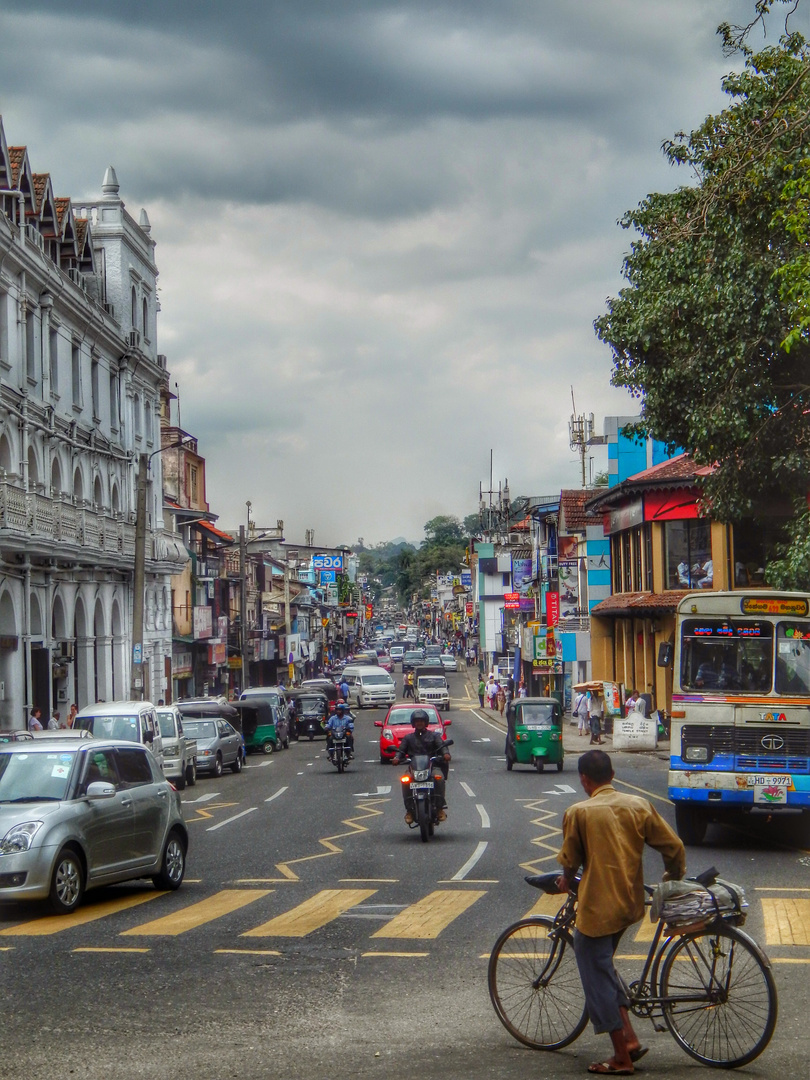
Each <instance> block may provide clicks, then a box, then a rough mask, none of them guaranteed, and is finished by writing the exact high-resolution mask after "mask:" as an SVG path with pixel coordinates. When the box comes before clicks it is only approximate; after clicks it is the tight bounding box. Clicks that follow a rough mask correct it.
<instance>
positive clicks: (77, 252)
mask: <svg viewBox="0 0 810 1080" xmlns="http://www.w3.org/2000/svg"><path fill="white" fill-rule="evenodd" d="M118 192H119V187H118V181H117V178H116V176H115V172H114V170H113V169H112V168H110V169H108V170H107V173H106V175H105V177H104V183H103V186H102V190H101V197H100V199H99V200H98V201H96V202H93V203H89V204H85V205H82V206H81V207H79V206H74V205H73V203H72V201H71V199H69V198H63V197H58V196H56V195H55V193H54V188H53V186H52V183H51V177H50V175H49V174H47V173H34V172H33V170H32V167H31V164H30V162H29V159H28V153H27V150H26V148H25V147H24V146H18V147H8V146H7V144H6V138H5V134H4V131H3V125H2V119H0V728H3V727H8V726H9V725H13V726H19V724H20V723H21V722H22V721H23V720H24V719H25V716H26V712H27V710H28V709H30V707H31V706H32V705H39V706H40V707H41V708H42V711H43V714H46V712H47V711H48V710H52V709H59V710H60V712H61V713H62V715H63V716H64V715H65V714H66V712H67V710H68V708H69V705H70V703H71V702H76V703H77V704H78V705H79V707H80V708H81V707H82V706H83V705H85V704H87V703H88V702H92V701H96V700H105V701H110V700H113V699H116V698H124V697H128V696H129V693H130V692H129V683H130V665H131V659H132V645H131V641H132V577H133V566H134V554H135V508H136V474H137V462H138V457H139V456H140V455H141V454H146V455H154V456H152V457H150V472H149V485H148V501H147V511H148V512H147V541H146V594H145V615H144V661H145V667H144V691H143V696H144V697H146V698H149V697H151V698H153V699H154V700H157V699H158V698H160V697H161V696H162V694H163V690H164V688H165V686H166V685H167V678H168V679H170V677H171V672H170V664H171V654H172V620H171V593H170V575H171V574H173V573H178V572H179V570H180V569H181V568H182V566H183V564H184V563H185V562H186V559H187V555H186V552H185V551H184V550H183V549H182V547H181V546H180V544H179V541H178V540H177V538H175V537H172V536H171V535H170V534H169V533H168V532H166V531H164V527H163V497H162V473H161V464H160V462H161V458H160V454H159V453H157V451H159V450H160V422H159V409H160V391H161V386H162V385H164V384H165V383H166V381H167V379H168V375H167V372H166V359H165V357H163V356H159V355H158V353H157V332H156V322H157V312H158V302H157V290H156V283H157V267H156V266H155V261H154V248H155V244H154V241H153V240H152V239H151V238H150V235H149V234H150V226H149V220H148V218H147V216H146V212H145V211H143V210H142V211H141V214H140V221H139V222H136V221H135V220H134V219H133V218H132V217H131V216H130V215H129V214H128V213H127V211H126V210H125V208H124V203H123V202H122V200H121V198H120V197H119V193H118Z"/></svg>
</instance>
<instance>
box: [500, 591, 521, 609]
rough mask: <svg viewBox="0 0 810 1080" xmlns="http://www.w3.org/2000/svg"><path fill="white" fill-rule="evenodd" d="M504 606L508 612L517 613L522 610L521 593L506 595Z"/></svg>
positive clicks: (504, 595)
mask: <svg viewBox="0 0 810 1080" xmlns="http://www.w3.org/2000/svg"><path fill="white" fill-rule="evenodd" d="M503 606H504V609H505V610H506V611H517V610H518V609H519V608H520V593H516V592H508V593H504V594H503Z"/></svg>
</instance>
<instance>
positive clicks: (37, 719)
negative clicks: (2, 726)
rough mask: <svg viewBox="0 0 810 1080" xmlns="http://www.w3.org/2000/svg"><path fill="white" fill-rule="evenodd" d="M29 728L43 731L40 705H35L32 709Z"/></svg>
mask: <svg viewBox="0 0 810 1080" xmlns="http://www.w3.org/2000/svg"><path fill="white" fill-rule="evenodd" d="M28 730H29V731H42V709H40V708H39V706H38V705H35V706H34V708H33V709H32V710H31V715H30V717H29V718H28Z"/></svg>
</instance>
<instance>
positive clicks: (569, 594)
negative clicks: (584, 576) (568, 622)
mask: <svg viewBox="0 0 810 1080" xmlns="http://www.w3.org/2000/svg"><path fill="white" fill-rule="evenodd" d="M558 577H559V582H560V614H561V615H562V617H563V618H564V619H572V618H575V617H576V616H577V615H578V614H579V562H578V560H577V559H560V561H559V564H558Z"/></svg>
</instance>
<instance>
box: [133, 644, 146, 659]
mask: <svg viewBox="0 0 810 1080" xmlns="http://www.w3.org/2000/svg"><path fill="white" fill-rule="evenodd" d="M132 663H133V664H142V663H143V645H142V644H141V642H140V641H138V642H136V643H135V644H134V645H133V646H132Z"/></svg>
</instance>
